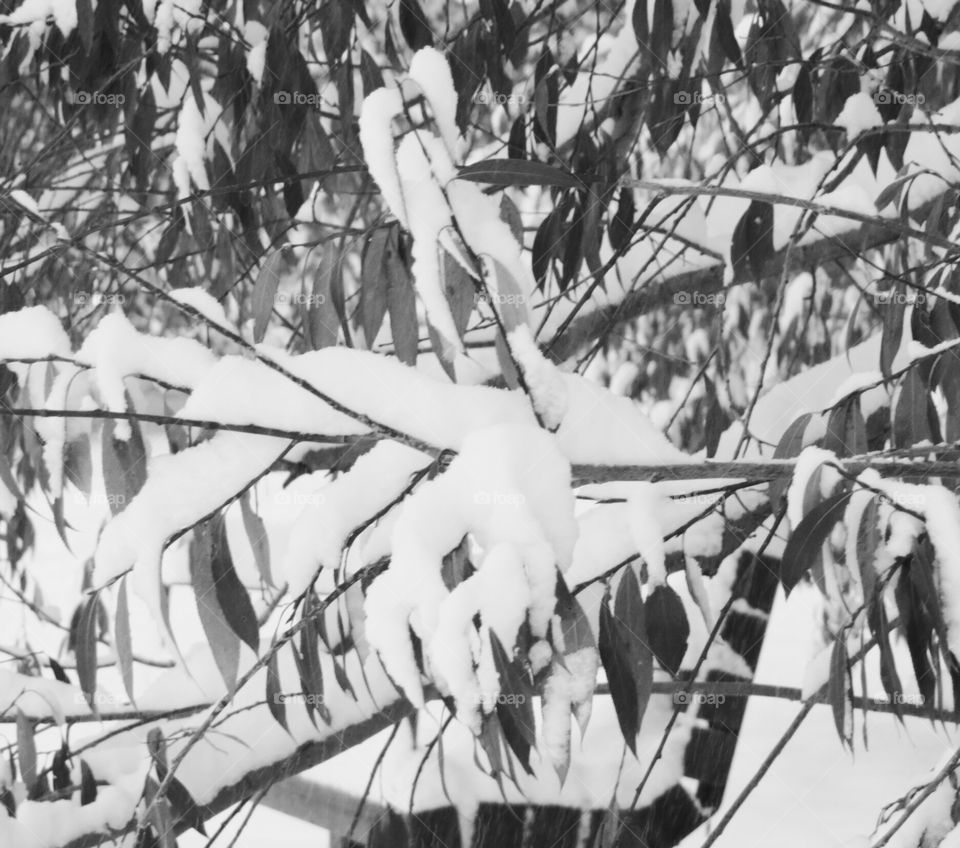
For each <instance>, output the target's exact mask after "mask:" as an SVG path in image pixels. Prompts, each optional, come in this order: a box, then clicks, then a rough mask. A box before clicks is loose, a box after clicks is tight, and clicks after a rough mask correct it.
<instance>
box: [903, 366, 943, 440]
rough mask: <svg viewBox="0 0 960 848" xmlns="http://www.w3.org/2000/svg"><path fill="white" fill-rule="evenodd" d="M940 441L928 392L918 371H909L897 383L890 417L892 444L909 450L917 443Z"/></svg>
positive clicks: (935, 414) (937, 425)
mask: <svg viewBox="0 0 960 848" xmlns="http://www.w3.org/2000/svg"><path fill="white" fill-rule="evenodd" d="M939 441H940V425H939V421H938V417H937V413H936V409H935V408H934V406H933V401H932V399H931V397H930V389H929V387H928V386H927V385H926V383H925V381H924V379H923V377H922V376H921V375H920V372H919V370H918V369H917V368H911V369H910V370H909V371H908V372H907V373H906V374H904V376H903V379H902V380H901V382H900V392H899V394H898V397H897V402H896V408H895V409H894V414H893V443H894V447H897V448H908V447H912V446H913V445H915V444H917V443H919V442H932V443H934V444H936V443H938V442H939Z"/></svg>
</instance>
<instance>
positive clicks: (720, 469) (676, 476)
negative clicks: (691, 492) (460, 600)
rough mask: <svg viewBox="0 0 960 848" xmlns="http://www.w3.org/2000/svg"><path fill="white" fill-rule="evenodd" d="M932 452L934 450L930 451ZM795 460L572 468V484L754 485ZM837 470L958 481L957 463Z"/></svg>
mask: <svg viewBox="0 0 960 848" xmlns="http://www.w3.org/2000/svg"><path fill="white" fill-rule="evenodd" d="M930 450H931V452H932V451H933V450H935V448H931V449H930ZM796 464H797V461H796V459H768V460H762V461H756V462H751V461H747V460H741V461H734V462H712V461H710V460H704V461H703V462H689V463H687V462H683V463H671V464H667V465H575V466H574V467H573V477H574V483H575V485H578V486H584V485H588V484H592V483H613V482H631V481H637V482H639V481H646V482H650V483H663V482H667V481H671V480H720V479H722V480H741V481H746V482H751V483H756V484H758V485H759V484H762V483H769V482H770V481H771V480H778V479H783V478H787V477H791V476H792V475H793V469H794V467H795V466H796ZM836 464H837V466H838V468H842V469H843V470H844V471H845V472H847V473H848V474H862V473H863V472H864V471H876V472H877V473H878V474H882V475H885V476H890V477H896V476H913V477H916V476H921V475H922V476H929V477H950V478H960V464H958V463H957V462H949V461H946V462H909V461H901V460H887V459H876V458H870V459H859V458H852V459H838V460H837V461H836Z"/></svg>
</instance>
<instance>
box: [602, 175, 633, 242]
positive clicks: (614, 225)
mask: <svg viewBox="0 0 960 848" xmlns="http://www.w3.org/2000/svg"><path fill="white" fill-rule="evenodd" d="M635 217H636V203H635V200H634V197H633V189H631V188H630V187H629V186H624V187H623V188H621V189H620V201H619V203H618V204H617V210H616V212H615V213H614V214H613V215H612V216H611V217H610V223H609V225H608V227H607V237H608V238H609V239H610V246H611V247H612V248H613V249H614V250H615V251H617V252H618V253H619V252H620V251H623V250H625V249H626V247H627V245H628V244H629V243H630V239H631V238H632V236H633V225H634V219H635Z"/></svg>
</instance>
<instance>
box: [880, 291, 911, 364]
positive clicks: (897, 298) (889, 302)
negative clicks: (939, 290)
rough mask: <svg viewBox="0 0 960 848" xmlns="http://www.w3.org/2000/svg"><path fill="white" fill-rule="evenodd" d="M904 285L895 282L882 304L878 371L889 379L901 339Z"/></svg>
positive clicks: (904, 307)
mask: <svg viewBox="0 0 960 848" xmlns="http://www.w3.org/2000/svg"><path fill="white" fill-rule="evenodd" d="M906 291H907V290H906V286H905V285H904V284H903V283H901V282H897V283H896V284H895V285H894V286H893V288H892V289H891V290H890V292H889V295H888V297H886V298H885V299H884V301H883V304H882V307H881V308H882V310H883V335H882V337H881V340H880V371H881V373H882V374H883V379H884V380H889V379H890V373H891V369H892V368H893V360H894V358H895V357H896V355H897V351H899V350H900V343H901V341H902V339H903V313H904V311H905V310H906Z"/></svg>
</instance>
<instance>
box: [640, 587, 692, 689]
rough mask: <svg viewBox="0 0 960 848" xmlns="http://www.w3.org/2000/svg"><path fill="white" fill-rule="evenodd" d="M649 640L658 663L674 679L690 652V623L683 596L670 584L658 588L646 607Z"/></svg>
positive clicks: (653, 592)
mask: <svg viewBox="0 0 960 848" xmlns="http://www.w3.org/2000/svg"><path fill="white" fill-rule="evenodd" d="M644 609H645V613H646V625H647V637H648V639H649V643H650V649H651V650H652V651H653V655H654V656H655V657H656V658H657V661H658V662H659V663H660V665H662V666H663V667H664V668H665V669H666V670H667V671H669V672H670V673H671V674H672V675H674V676H676V675H677V673H678V672H679V671H680V663H681V662H683V656H684V654H685V653H686V651H687V640H688V639H689V638H690V622H689V621H687V612H686V610H685V609H684V607H683V601H681V600H680V596H679V595H678V594H677V593H676V592H675V591H674V590H673V589H672V588H671V587H670V586H668V585H667V584H663V585H662V586H657V587H655V588H654V589H653V591H652V592H650V594H649V595H648V596H647V600H646V602H645V603H644Z"/></svg>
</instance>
